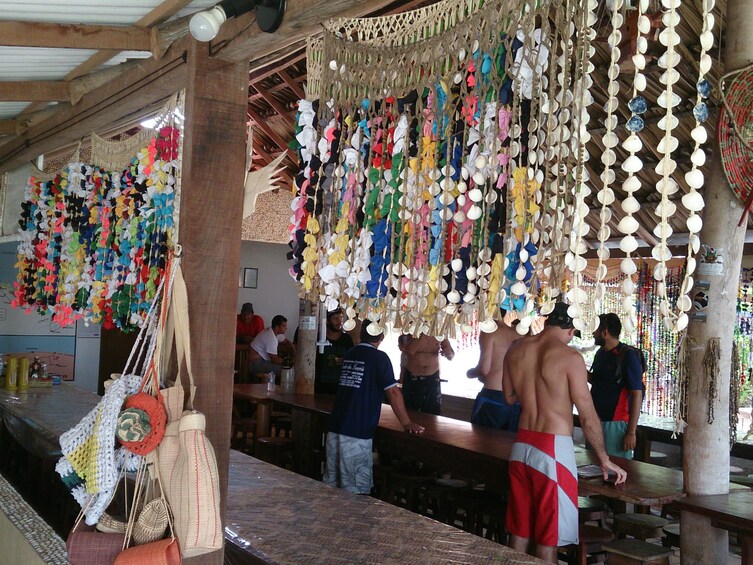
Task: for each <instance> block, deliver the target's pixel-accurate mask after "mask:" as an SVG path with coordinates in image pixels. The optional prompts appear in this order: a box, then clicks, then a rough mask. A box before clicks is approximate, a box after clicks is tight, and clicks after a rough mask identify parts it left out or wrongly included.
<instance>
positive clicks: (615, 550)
mask: <svg viewBox="0 0 753 565" xmlns="http://www.w3.org/2000/svg"><path fill="white" fill-rule="evenodd" d="M602 549H603V550H604V551H606V552H607V563H609V564H610V565H648V564H649V563H651V564H654V563H655V564H657V565H669V556H670V555H672V550H671V549H669V548H666V547H662V546H660V545H656V544H653V543H646V542H645V541H641V540H637V539H616V540H614V541H610V542H608V543H605V544H603V545H602Z"/></svg>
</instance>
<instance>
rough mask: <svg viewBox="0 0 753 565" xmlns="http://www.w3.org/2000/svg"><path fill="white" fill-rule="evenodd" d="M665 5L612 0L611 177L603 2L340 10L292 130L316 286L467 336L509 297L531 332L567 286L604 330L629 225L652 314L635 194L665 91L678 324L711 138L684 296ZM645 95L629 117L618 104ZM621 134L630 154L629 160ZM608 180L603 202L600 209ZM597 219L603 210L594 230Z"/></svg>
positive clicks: (476, 2) (671, 19)
mask: <svg viewBox="0 0 753 565" xmlns="http://www.w3.org/2000/svg"><path fill="white" fill-rule="evenodd" d="M650 5H651V4H650V2H649V1H648V0H639V2H638V5H637V6H635V7H633V6H632V5H631V6H628V5H627V4H626V3H625V2H623V1H622V0H615V1H614V2H612V3H610V4H608V5H607V9H606V10H603V11H604V13H605V14H608V18H607V20H608V24H609V31H608V33H607V44H608V46H609V68H608V72H607V75H608V78H609V82H608V84H607V85H606V93H607V100H606V104H605V106H604V111H605V114H606V116H605V118H604V126H605V129H604V134H603V135H602V136H601V143H602V145H603V147H604V149H603V151H602V153H601V155H600V160H601V163H602V165H603V168H602V170H601V172H600V174H599V179H598V180H597V179H591V178H590V176H589V170H588V169H587V167H586V164H587V163H588V162H589V159H590V155H589V153H588V151H587V150H586V143H588V142H589V141H590V139H591V135H590V133H589V127H591V126H590V125H589V122H590V115H589V111H588V109H589V105H590V104H591V103H592V102H593V96H592V94H591V88H592V84H593V80H592V78H591V74H592V72H593V70H594V63H593V62H592V57H593V56H594V53H595V47H594V45H592V42H593V41H594V40H595V39H596V34H597V32H596V29H597V28H598V27H599V25H598V24H599V22H600V15H604V14H597V10H598V9H599V4H598V2H597V1H596V0H589V1H587V2H576V1H574V0H572V1H571V0H550V1H544V2H537V3H535V4H534V3H525V4H523V5H520V4H519V3H517V2H512V1H508V0H494V1H491V2H489V1H486V2H481V0H445V1H443V2H439V3H437V4H434V5H432V6H430V7H427V8H423V9H419V10H414V11H412V12H406V13H403V14H399V15H396V16H385V17H379V18H368V19H337V20H332V21H330V22H328V23H326V24H325V26H324V33H323V34H322V36H321V37H317V38H313V39H311V40H310V42H309V45H308V53H307V55H308V70H309V75H308V80H309V89H308V92H307V99H306V100H302V101H301V102H300V105H299V114H298V116H297V127H296V138H295V142H294V145H296V148H297V149H299V151H300V156H301V168H300V170H299V173H298V175H297V177H296V186H297V188H298V196H297V197H296V198H295V199H294V201H293V204H292V208H293V216H292V222H291V224H292V225H291V239H292V244H291V245H292V247H293V252H292V257H293V259H294V264H293V266H292V267H291V274H292V275H293V276H294V277H295V278H297V279H298V280H299V281H300V282H301V284H302V296H303V297H305V298H308V299H310V300H314V301H321V302H323V303H325V305H326V307H327V308H334V307H335V306H337V305H342V306H344V307H345V308H346V309H347V311H348V316H349V317H354V316H355V315H356V312H358V314H359V315H360V316H361V317H368V318H370V319H371V320H373V321H376V322H379V323H377V324H375V325H374V326H373V327H374V329H375V331H379V329H380V325H383V324H393V325H394V326H396V327H397V328H398V329H400V330H402V331H404V332H410V333H414V334H415V333H428V334H432V335H435V336H440V335H442V336H446V335H452V333H453V331H454V327H455V325H456V324H459V325H460V327H461V328H462V327H463V326H465V327H468V325H469V323H470V322H471V320H474V319H476V320H478V323H479V327H480V328H481V329H482V330H487V331H491V330H493V329H494V327H495V325H494V324H493V320H494V319H496V318H498V317H499V307H500V306H502V307H504V308H507V309H511V310H516V311H517V317H518V318H519V319H520V320H521V321H520V324H519V325H518V326H517V330H518V331H519V332H520V333H526V332H528V330H529V328H530V325H531V320H533V317H534V315H536V310H538V311H539V313H541V314H544V315H545V314H547V313H548V312H549V311H550V309H551V307H552V306H553V304H554V302H555V301H556V300H561V299H563V298H564V300H565V301H567V302H568V303H569V304H570V310H569V313H570V315H571V316H573V318H574V319H575V323H576V327H577V328H578V329H580V330H582V331H587V332H590V331H591V330H593V329H594V326H595V324H596V323H597V322H598V321H597V320H596V319H595V318H592V317H589V315H588V312H593V311H596V310H598V309H599V302H600V301H602V300H603V298H604V293H605V286H604V280H605V277H606V268H605V267H604V262H605V261H606V260H607V259H608V258H609V246H608V245H607V243H608V240H609V239H610V236H611V234H612V228H613V227H615V223H616V228H617V230H618V231H619V232H620V233H621V234H622V236H621V241H620V246H621V247H622V248H623V250H624V251H626V253H627V254H628V256H627V257H626V258H625V259H624V260H623V261H622V271H623V273H624V274H625V278H624V281H623V285H622V291H623V302H624V305H625V308H626V310H627V311H628V312H629V315H628V316H627V317H626V320H625V323H626V326H627V327H628V328H634V327H635V326H636V323H637V313H636V310H635V306H634V302H635V297H634V294H635V291H636V286H635V283H634V282H633V280H632V276H633V275H634V274H635V273H636V272H637V268H638V267H637V265H636V263H635V261H634V258H633V257H632V256H631V254H632V253H633V252H634V251H635V250H636V249H637V244H638V242H637V239H636V235H635V234H636V233H637V232H638V230H639V223H638V219H637V217H636V215H637V214H638V212H640V206H639V204H638V201H637V199H636V198H635V196H634V193H635V192H636V191H637V190H638V189H639V188H640V181H639V180H638V173H640V171H641V169H642V167H643V162H642V160H641V158H640V157H639V155H640V153H642V152H643V151H644V143H643V141H642V140H641V135H640V132H641V130H642V129H643V126H644V125H645V119H644V114H645V112H646V111H647V109H648V107H649V105H651V104H654V103H655V105H656V106H658V107H661V108H664V113H665V115H664V116H663V117H662V119H661V121H660V123H659V127H660V128H661V130H662V131H663V132H664V133H663V135H662V137H661V139H659V140H658V141H655V145H656V146H655V147H653V148H651V152H652V153H655V154H657V155H658V156H659V163H658V165H657V167H656V172H657V174H658V175H659V177H660V178H659V181H658V182H657V183H656V190H657V192H658V194H659V197H660V198H659V201H658V202H657V209H656V215H657V217H658V218H659V219H658V222H657V226H656V227H655V229H653V231H654V234H655V236H656V238H657V240H658V244H657V246H656V249H655V250H654V252H653V254H654V257H655V259H656V260H657V261H658V263H659V264H658V266H657V267H656V269H655V272H654V276H655V277H656V280H657V281H658V282H659V283H660V287H659V294H660V295H661V296H662V297H663V301H662V303H661V304H660V307H661V315H662V317H663V318H664V319H665V322H664V323H666V324H667V327H668V328H669V329H671V330H673V331H677V330H681V329H683V328H684V327H685V326H686V325H687V320H688V317H687V314H686V312H687V310H688V304H687V303H688V296H687V295H688V292H689V291H690V289H691V287H692V282H693V278H692V273H693V271H694V269H695V262H694V260H693V257H692V255H693V253H695V252H696V250H697V245H695V243H696V240H697V231H698V229H700V223H699V222H698V219H699V217H698V215H697V213H696V212H698V211H699V210H700V208H701V207H702V206H703V199H702V198H700V197H699V195H698V190H697V187H698V186H700V185H699V184H698V183H699V179H700V182H701V183H702V175H701V177H699V171H698V167H700V166H701V165H702V163H700V157H698V155H699V151H700V154H702V153H703V150H702V149H699V147H698V146H696V148H695V152H694V161H693V162H694V163H695V162H696V161H698V162H699V163H700V164H698V165H695V166H694V169H693V170H691V171H690V172H689V173H688V175H689V176H686V180H687V183H688V185H689V186H690V187H691V191H690V193H689V194H688V195H686V196H687V198H684V199H683V205H684V206H685V207H686V209H687V210H689V211H690V212H691V215H690V218H691V219H690V220H689V231H690V232H691V233H690V238H689V255H690V259H689V262H688V268H687V269H686V274H685V279H684V281H683V283H682V288H681V291H682V292H681V293H680V295H679V296H678V297H677V298H676V302H670V299H669V295H668V294H667V282H666V272H667V266H666V262H667V260H668V259H669V258H670V255H669V248H668V241H669V238H670V236H671V235H672V230H671V228H670V225H669V219H670V218H671V216H672V214H673V211H674V209H675V208H676V205H675V204H674V202H672V201H671V200H670V199H669V197H670V195H672V194H673V193H674V192H676V191H677V190H678V189H679V185H678V183H677V180H676V179H675V178H674V177H675V175H676V174H678V173H677V172H676V168H677V165H676V163H675V161H674V160H673V158H672V155H673V153H674V152H675V151H676V149H677V144H678V142H677V138H675V137H674V135H673V132H674V130H675V128H676V127H677V125H678V118H677V116H676V115H675V114H676V112H673V108H674V107H675V106H676V105H677V99H678V96H677V94H676V93H675V90H676V88H675V87H674V86H673V85H675V84H676V83H677V81H678V78H679V73H678V71H677V69H676V67H677V64H678V62H679V59H680V55H679V52H678V48H677V46H678V44H679V41H680V36H679V34H678V32H677V26H678V24H679V23H680V19H679V18H680V16H679V14H678V7H679V0H662V11H661V12H657V13H650V12H648V10H649V7H650ZM603 7H604V5H602V8H603ZM703 7H704V10H705V12H704V21H703V30H702V32H701V33H702V53H701V59H700V61H699V69H700V80H699V90H698V92H699V95H700V93H701V92H702V91H705V85H704V83H703V80H702V79H703V75H704V74H705V73H707V72H708V70H709V68H708V66H709V61H710V58H709V57H708V54H707V53H706V51H707V50H708V48H710V47H711V45H709V43H708V38H709V33H707V32H710V30H711V29H712V28H713V23H714V21H713V17H712V16H711V15H710V14H709V13H708V12H709V10H711V9H713V1H712V2H705V3H704V6H703ZM654 29H656V30H657V31H658V32H659V33H658V40H659V43H661V44H662V45H663V46H664V47H665V48H666V52H665V53H663V54H662V55H661V56H660V57H658V60H657V63H658V65H659V66H660V68H662V69H663V73H662V74H661V76H660V77H658V81H659V83H660V88H661V92H660V94H659V95H658V96H657V97H656V100H655V101H654V100H648V98H647V96H646V95H644V91H645V90H646V86H647V76H646V75H645V74H643V72H642V71H643V70H644V68H645V67H646V64H647V55H646V53H647V49H648V39H647V37H648V36H649V35H650V34H651V33H652V30H654ZM712 39H713V37H712ZM712 43H713V41H712ZM652 56H653V55H652ZM626 71H627V72H630V73H631V74H632V93H631V96H630V102H629V104H628V108H626V109H621V108H619V101H618V95H619V88H620V87H619V82H618V76H619V75H620V73H625V72H626ZM696 108H697V111H696V112H694V117H695V119H696V120H697V121H698V123H697V125H696V128H695V129H693V139H694V140H695V141H696V142H697V144H700V143H703V141H705V136H704V135H702V133H705V129H703V126H702V125H699V124H700V122H701V121H702V119H705V118H704V113H703V108H704V106H703V102H702V100H700V99H699V102H698V103H697V104H696ZM628 111H629V116H628V119H627V124H626V130H627V131H623V130H622V129H621V128H619V127H618V123H619V122H618V115H619V114H621V113H622V114H627V113H628ZM701 130H703V132H701ZM618 150H624V151H625V152H626V153H627V158H626V159H625V160H623V161H622V162H621V163H619V160H618V159H619V158H618ZM618 163H619V164H618ZM618 167H621V168H622V169H623V170H624V171H625V172H626V173H627V178H626V179H623V181H622V182H623V187H622V188H623V189H624V191H625V192H626V193H627V197H626V198H625V199H624V200H623V201H622V202H621V203H620V204H621V207H622V212H623V214H620V217H619V218H620V219H619V222H615V221H614V220H613V215H614V214H613V213H614V212H615V202H616V196H615V189H614V183H615V182H617V172H618V171H619V170H618ZM694 187H695V188H694ZM594 190H598V191H597V192H596V194H595V197H596V201H597V202H598V203H599V207H598V208H597V210H598V212H597V213H598V218H597V219H596V220H593V219H591V218H588V215H589V213H590V206H591V200H592V199H591V198H590V195H591V193H592V191H594ZM610 224H611V226H610ZM591 225H594V226H598V227H597V229H596V230H595V234H593V233H591ZM696 228H697V229H696ZM589 235H590V237H589ZM594 235H595V240H596V241H597V245H596V248H597V249H596V253H597V258H598V265H597V267H596V281H595V285H596V286H595V293H591V294H589V293H587V292H586V291H585V290H584V289H583V288H582V286H583V272H584V270H585V269H586V266H587V262H586V259H585V257H584V255H585V253H586V251H587V250H588V243H587V238H588V240H589V241H590V242H593V240H594ZM589 300H595V301H596V303H595V304H589Z"/></svg>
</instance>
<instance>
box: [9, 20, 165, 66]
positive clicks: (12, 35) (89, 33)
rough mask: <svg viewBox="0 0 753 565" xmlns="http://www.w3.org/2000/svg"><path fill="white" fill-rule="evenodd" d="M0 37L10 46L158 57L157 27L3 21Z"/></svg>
mask: <svg viewBox="0 0 753 565" xmlns="http://www.w3.org/2000/svg"><path fill="white" fill-rule="evenodd" d="M0 38H2V40H0V41H2V44H3V45H7V46H9V47H50V48H62V49H108V50H116V51H150V52H152V54H153V55H154V56H155V57H156V56H158V54H159V51H158V49H157V46H158V45H159V31H158V30H157V28H156V27H151V28H146V27H139V26H108V25H86V24H52V23H46V22H22V21H10V20H2V21H0Z"/></svg>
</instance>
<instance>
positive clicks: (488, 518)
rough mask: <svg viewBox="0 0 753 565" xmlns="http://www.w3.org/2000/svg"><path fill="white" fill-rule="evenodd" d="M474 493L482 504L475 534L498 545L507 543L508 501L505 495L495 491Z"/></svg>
mask: <svg viewBox="0 0 753 565" xmlns="http://www.w3.org/2000/svg"><path fill="white" fill-rule="evenodd" d="M474 493H475V496H476V497H477V498H478V500H479V502H480V504H479V508H478V510H477V514H476V531H475V532H474V533H475V534H476V535H477V536H483V537H485V538H486V539H488V540H492V541H496V542H497V543H506V542H507V530H506V529H505V518H506V517H507V499H506V498H505V496H504V495H503V494H500V493H498V492H493V491H486V490H474Z"/></svg>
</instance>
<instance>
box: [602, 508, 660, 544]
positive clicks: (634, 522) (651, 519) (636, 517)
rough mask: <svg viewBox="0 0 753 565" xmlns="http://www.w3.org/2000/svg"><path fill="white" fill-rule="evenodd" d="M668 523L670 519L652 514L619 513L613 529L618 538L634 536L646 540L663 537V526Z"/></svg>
mask: <svg viewBox="0 0 753 565" xmlns="http://www.w3.org/2000/svg"><path fill="white" fill-rule="evenodd" d="M667 524H669V520H667V519H666V518H662V517H660V516H654V515H652V514H617V515H616V516H615V517H614V524H613V526H612V530H614V535H615V537H616V538H617V539H621V538H624V537H625V536H632V537H634V538H637V539H640V540H643V541H646V540H647V539H649V538H660V537H662V533H663V532H662V528H663V527H664V526H666V525H667Z"/></svg>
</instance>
